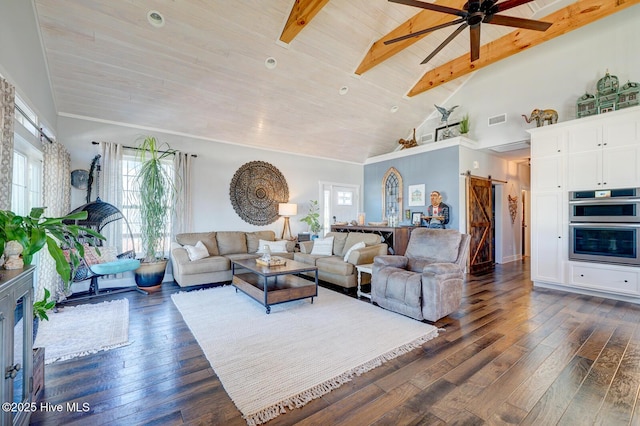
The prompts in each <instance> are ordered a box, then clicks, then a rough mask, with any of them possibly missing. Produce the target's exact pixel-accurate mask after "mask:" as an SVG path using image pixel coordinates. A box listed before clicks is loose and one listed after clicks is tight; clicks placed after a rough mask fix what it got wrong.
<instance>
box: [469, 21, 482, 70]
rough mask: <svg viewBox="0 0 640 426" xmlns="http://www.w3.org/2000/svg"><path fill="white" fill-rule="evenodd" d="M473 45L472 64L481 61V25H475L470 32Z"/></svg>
mask: <svg viewBox="0 0 640 426" xmlns="http://www.w3.org/2000/svg"><path fill="white" fill-rule="evenodd" d="M469 36H470V43H471V56H470V57H471V62H473V61H477V60H478V59H480V24H478V25H474V26H472V27H471V28H470V30H469Z"/></svg>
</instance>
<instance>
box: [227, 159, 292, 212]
mask: <svg viewBox="0 0 640 426" xmlns="http://www.w3.org/2000/svg"><path fill="white" fill-rule="evenodd" d="M229 198H230V199H231V205H232V206H233V209H234V210H235V211H236V213H237V214H238V216H240V218H242V220H244V221H245V222H247V223H250V224H252V225H268V224H270V223H273V222H275V221H276V220H277V219H278V218H279V217H280V216H279V215H278V205H279V204H280V203H286V202H288V201H289V187H288V185H287V181H286V179H285V178H284V176H283V175H282V173H280V170H278V169H277V168H276V167H274V166H273V165H271V164H269V163H267V162H264V161H251V162H249V163H246V164H244V165H243V166H242V167H240V168H239V169H238V170H237V171H236V173H235V174H234V175H233V178H232V179H231V185H230V188H229Z"/></svg>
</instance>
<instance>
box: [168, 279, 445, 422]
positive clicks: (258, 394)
mask: <svg viewBox="0 0 640 426" xmlns="http://www.w3.org/2000/svg"><path fill="white" fill-rule="evenodd" d="M318 292H319V293H318V294H319V295H318V297H316V298H315V299H314V302H313V304H312V303H310V299H304V300H299V301H294V302H287V303H284V304H280V305H274V306H272V307H271V314H269V315H267V314H266V313H265V308H264V306H261V305H260V304H259V303H258V302H256V301H255V300H253V299H251V298H249V297H248V296H247V295H245V294H244V293H242V292H237V293H236V291H235V288H233V287H232V286H224V287H218V288H212V289H207V290H198V291H192V292H181V293H177V294H174V295H173V296H172V299H173V302H174V303H175V305H176V306H177V307H178V310H179V311H180V313H181V314H182V317H183V318H184V320H185V322H186V323H187V325H188V326H189V328H190V329H191V331H192V333H193V335H194V336H195V338H196V340H197V341H198V343H199V344H200V346H201V347H202V350H203V352H204V353H205V355H206V357H207V359H208V360H209V363H211V366H212V367H213V369H214V371H215V372H216V374H217V375H218V377H219V378H220V381H221V382H222V385H223V386H224V388H225V390H226V391H227V393H228V394H229V396H230V397H231V399H232V400H233V402H234V403H235V405H236V406H237V407H238V409H239V410H240V412H241V413H242V414H243V416H244V418H245V419H246V421H247V423H248V424H249V425H257V424H261V423H265V422H267V421H269V420H271V419H273V418H275V417H277V416H278V415H280V414H282V413H285V412H286V410H287V409H289V410H290V409H293V408H294V407H302V406H303V405H305V404H306V403H308V402H309V401H311V400H313V399H315V398H319V397H321V396H322V395H324V394H326V393H328V392H331V391H332V390H333V389H336V388H338V387H339V386H341V385H342V384H344V383H346V382H348V381H350V380H351V378H352V377H353V376H354V375H360V374H362V373H364V372H366V371H369V370H372V369H373V368H375V367H378V366H380V365H381V364H382V363H384V362H385V361H387V360H390V359H393V358H395V357H397V356H399V355H402V354H404V353H407V352H409V351H411V350H413V349H415V348H418V347H420V346H421V345H422V344H423V343H424V342H426V341H428V340H431V339H433V338H434V337H436V336H437V335H438V331H437V329H436V328H435V327H434V326H432V325H429V324H425V323H422V322H419V321H415V320H412V319H410V318H407V317H404V316H402V315H398V314H395V313H393V312H389V311H385V310H383V309H382V308H379V307H377V306H373V305H371V304H369V303H364V302H361V301H358V300H355V299H353V298H351V297H348V296H344V295H341V294H339V293H336V292H334V291H331V290H327V289H324V288H319V289H318Z"/></svg>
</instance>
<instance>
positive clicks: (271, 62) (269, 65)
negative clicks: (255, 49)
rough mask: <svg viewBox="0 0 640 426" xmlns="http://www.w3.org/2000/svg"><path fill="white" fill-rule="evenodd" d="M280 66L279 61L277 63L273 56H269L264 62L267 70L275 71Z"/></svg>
mask: <svg viewBox="0 0 640 426" xmlns="http://www.w3.org/2000/svg"><path fill="white" fill-rule="evenodd" d="M277 65H278V61H276V58H272V57H271V56H269V57H268V58H267V59H266V60H265V61H264V66H265V67H267V69H270V70H272V69H274V68H275V67H276V66H277Z"/></svg>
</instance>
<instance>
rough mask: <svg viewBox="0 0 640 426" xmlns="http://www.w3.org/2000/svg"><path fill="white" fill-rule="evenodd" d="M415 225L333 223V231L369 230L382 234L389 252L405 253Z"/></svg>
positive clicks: (368, 231) (382, 239)
mask: <svg viewBox="0 0 640 426" xmlns="http://www.w3.org/2000/svg"><path fill="white" fill-rule="evenodd" d="M414 228H415V226H396V227H389V226H360V225H357V226H353V225H340V226H337V225H332V226H331V231H332V232H367V233H370V234H378V235H380V239H381V241H382V242H383V243H385V244H387V245H388V246H389V254H397V255H404V252H405V251H406V250H407V244H408V243H409V236H410V235H411V231H412V230H413V229H414Z"/></svg>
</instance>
